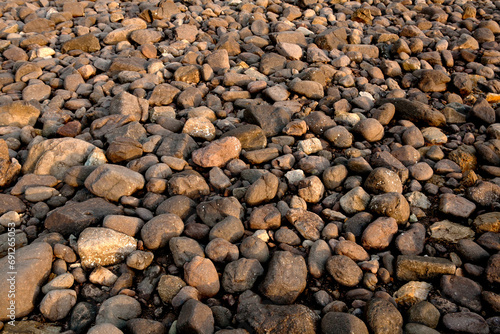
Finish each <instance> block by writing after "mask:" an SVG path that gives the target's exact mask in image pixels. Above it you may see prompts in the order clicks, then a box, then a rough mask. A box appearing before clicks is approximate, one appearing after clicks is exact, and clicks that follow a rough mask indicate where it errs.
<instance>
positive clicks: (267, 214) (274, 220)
mask: <svg viewBox="0 0 500 334" xmlns="http://www.w3.org/2000/svg"><path fill="white" fill-rule="evenodd" d="M248 226H249V227H250V228H251V229H253V230H268V229H269V230H274V229H277V228H279V227H280V226H281V213H280V211H279V210H278V209H277V208H276V207H275V206H274V205H272V204H266V205H263V206H261V207H256V208H254V209H253V210H252V213H251V214H250V218H249V220H248Z"/></svg>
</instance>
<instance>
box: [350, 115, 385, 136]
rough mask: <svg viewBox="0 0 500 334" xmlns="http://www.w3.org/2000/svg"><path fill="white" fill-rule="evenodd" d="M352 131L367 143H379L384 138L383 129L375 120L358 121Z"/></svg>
mask: <svg viewBox="0 0 500 334" xmlns="http://www.w3.org/2000/svg"><path fill="white" fill-rule="evenodd" d="M353 131H354V132H355V133H357V134H359V135H360V136H361V137H363V139H365V140H366V141H368V142H374V141H379V140H380V139H382V138H383V137H384V127H383V126H382V124H380V122H379V121H378V120H376V119H375V118H367V119H364V120H361V121H359V122H358V123H356V125H355V126H354V128H353Z"/></svg>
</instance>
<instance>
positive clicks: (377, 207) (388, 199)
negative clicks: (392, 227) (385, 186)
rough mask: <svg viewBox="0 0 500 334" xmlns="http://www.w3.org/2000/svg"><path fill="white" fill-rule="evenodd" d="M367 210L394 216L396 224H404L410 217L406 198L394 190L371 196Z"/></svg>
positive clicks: (381, 214)
mask: <svg viewBox="0 0 500 334" xmlns="http://www.w3.org/2000/svg"><path fill="white" fill-rule="evenodd" d="M369 210H370V211H371V212H373V213H374V214H378V215H380V216H387V217H391V218H394V219H395V220H396V222H397V223H398V224H404V223H406V222H407V221H408V218H409V217H410V205H409V204H408V201H407V200H406V198H405V197H404V196H403V195H401V194H399V193H396V192H389V193H385V194H381V195H376V196H373V197H372V200H371V201H370V205H369Z"/></svg>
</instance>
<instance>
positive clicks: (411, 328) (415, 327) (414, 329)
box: [404, 322, 439, 334]
mask: <svg viewBox="0 0 500 334" xmlns="http://www.w3.org/2000/svg"><path fill="white" fill-rule="evenodd" d="M404 329H405V333H408V334H437V333H439V332H438V331H437V330H435V329H432V328H430V327H427V326H425V325H421V324H417V323H413V322H409V323H407V324H406V325H405V328H404Z"/></svg>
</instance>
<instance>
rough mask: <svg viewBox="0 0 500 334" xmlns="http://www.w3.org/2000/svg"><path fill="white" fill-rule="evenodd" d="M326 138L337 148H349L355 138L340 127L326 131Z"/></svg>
mask: <svg viewBox="0 0 500 334" xmlns="http://www.w3.org/2000/svg"><path fill="white" fill-rule="evenodd" d="M325 138H326V139H328V141H330V142H331V143H332V145H333V146H335V147H337V148H349V147H351V145H352V139H353V136H352V134H351V133H350V132H349V131H348V130H347V129H346V128H345V127H343V126H342V125H339V126H334V127H331V128H329V129H328V130H326V131H325ZM340 166H342V165H340Z"/></svg>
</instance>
